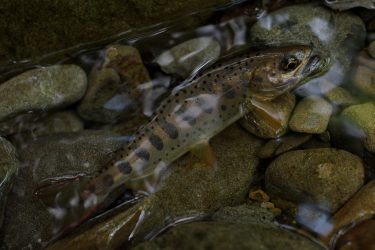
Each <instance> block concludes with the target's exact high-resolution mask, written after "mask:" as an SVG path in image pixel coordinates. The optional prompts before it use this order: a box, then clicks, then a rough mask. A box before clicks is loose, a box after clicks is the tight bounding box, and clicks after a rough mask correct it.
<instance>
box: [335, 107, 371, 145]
mask: <svg viewBox="0 0 375 250" xmlns="http://www.w3.org/2000/svg"><path fill="white" fill-rule="evenodd" d="M341 118H342V119H344V120H347V121H349V122H350V123H351V124H352V125H353V126H354V129H357V130H359V131H360V132H362V133H360V134H359V135H360V138H361V140H362V142H363V145H364V146H365V148H366V149H367V150H369V151H371V152H375V104H374V103H372V102H368V103H364V104H358V105H353V106H350V107H348V108H346V109H344V110H343V111H342V113H341Z"/></svg>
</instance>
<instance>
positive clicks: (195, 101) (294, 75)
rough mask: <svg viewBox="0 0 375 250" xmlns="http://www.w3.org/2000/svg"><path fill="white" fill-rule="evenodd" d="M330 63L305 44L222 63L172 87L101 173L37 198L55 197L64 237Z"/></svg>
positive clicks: (53, 203)
mask: <svg viewBox="0 0 375 250" xmlns="http://www.w3.org/2000/svg"><path fill="white" fill-rule="evenodd" d="M328 65H329V56H325V55H324V53H322V52H319V51H318V50H317V49H314V48H312V47H311V46H304V45H298V46H288V47H279V48H268V49H265V50H262V51H254V52H246V53H245V52H244V53H242V54H241V55H239V56H236V57H234V58H230V59H228V60H224V61H219V62H217V63H216V64H214V65H213V66H211V67H210V68H208V69H206V70H205V71H203V72H202V73H199V74H198V75H196V76H195V77H194V78H192V79H191V80H190V81H189V82H188V83H187V84H183V85H182V86H181V85H180V86H178V87H176V88H175V89H173V91H172V92H171V94H170V96H168V97H167V98H165V99H164V100H163V101H162V102H161V104H160V106H159V107H158V108H157V109H156V111H155V114H154V116H153V118H152V119H151V121H150V122H149V123H147V124H146V125H144V126H143V127H141V128H140V129H139V130H138V131H137V133H136V134H135V138H134V140H132V142H131V143H129V144H128V145H126V146H125V147H123V148H121V149H119V150H118V151H116V152H115V157H114V158H113V159H112V160H111V161H110V162H108V164H106V165H104V166H103V168H102V169H101V170H100V171H98V172H97V173H96V174H94V175H92V176H89V177H86V178H82V177H79V178H77V179H76V180H75V181H71V183H69V184H67V185H62V186H59V185H49V186H47V187H41V188H39V189H38V190H37V191H36V192H35V194H36V195H38V196H39V198H40V199H42V200H43V197H44V198H46V197H50V199H49V200H50V202H49V203H48V202H47V200H48V199H45V204H46V206H47V207H48V208H49V211H50V212H51V213H52V214H54V215H55V217H56V219H58V220H60V221H64V222H62V223H61V224H63V226H62V229H61V230H60V231H61V232H65V231H66V230H68V229H71V228H75V227H77V226H78V225H80V224H81V223H83V222H84V221H86V220H87V219H89V218H90V217H92V216H93V215H95V214H96V213H97V212H98V211H100V210H101V209H104V208H105V207H106V206H108V204H109V203H110V202H112V201H113V200H114V199H115V198H116V197H118V195H119V194H120V193H121V189H122V188H123V187H124V186H126V185H127V183H131V182H133V181H136V180H140V179H142V178H145V177H147V176H150V175H152V174H155V173H157V172H158V171H159V170H160V169H161V168H165V167H167V166H168V165H170V164H171V163H172V162H173V161H175V160H176V159H178V158H179V157H180V156H182V155H184V154H185V153H187V152H189V151H192V152H194V151H195V152H198V154H199V153H200V154H202V152H203V155H204V153H205V152H206V153H209V152H210V151H209V150H207V145H208V143H209V140H210V138H212V137H213V136H215V135H216V134H218V133H219V132H220V131H222V130H223V129H224V128H226V127H228V126H229V125H230V124H232V123H234V122H236V121H237V120H238V119H240V118H241V117H242V116H244V115H245V114H246V112H247V108H246V105H244V103H245V102H246V101H248V100H249V99H257V100H261V101H269V100H272V99H274V98H276V97H277V96H279V95H281V94H283V93H285V92H287V91H291V90H292V89H294V88H296V87H298V86H300V85H302V84H303V83H305V82H306V81H308V80H310V79H311V78H314V77H317V76H319V75H321V74H323V73H324V72H326V70H327V68H328ZM197 149H198V150H197ZM207 162H210V161H207ZM211 163H212V164H213V163H214V160H212V159H211Z"/></svg>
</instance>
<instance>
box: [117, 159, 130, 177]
mask: <svg viewBox="0 0 375 250" xmlns="http://www.w3.org/2000/svg"><path fill="white" fill-rule="evenodd" d="M117 168H118V170H119V171H120V172H121V173H123V174H130V173H131V171H132V167H131V166H130V164H129V162H127V161H121V162H119V163H117Z"/></svg>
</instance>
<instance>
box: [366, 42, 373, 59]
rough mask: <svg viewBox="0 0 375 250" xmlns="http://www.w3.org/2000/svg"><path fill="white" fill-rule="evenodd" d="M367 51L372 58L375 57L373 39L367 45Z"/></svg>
mask: <svg viewBox="0 0 375 250" xmlns="http://www.w3.org/2000/svg"><path fill="white" fill-rule="evenodd" d="M367 50H368V53H369V54H370V56H371V57H372V58H375V41H372V42H371V43H370V45H369V46H368V49H367Z"/></svg>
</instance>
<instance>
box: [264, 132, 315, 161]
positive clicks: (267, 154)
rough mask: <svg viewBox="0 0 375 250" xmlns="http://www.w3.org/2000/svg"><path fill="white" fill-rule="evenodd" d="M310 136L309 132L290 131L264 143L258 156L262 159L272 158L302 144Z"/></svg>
mask: <svg viewBox="0 0 375 250" xmlns="http://www.w3.org/2000/svg"><path fill="white" fill-rule="evenodd" d="M311 137H312V135H311V134H297V133H290V134H287V135H285V136H282V137H280V138H276V139H272V140H269V141H268V142H267V143H266V144H264V145H263V146H262V147H261V148H260V150H259V152H258V156H259V157H260V158H262V159H267V158H272V157H275V156H277V155H280V154H282V153H285V152H287V151H289V150H292V149H295V148H297V147H299V146H300V145H302V144H304V143H305V142H307V141H308V140H310V139H311Z"/></svg>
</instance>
